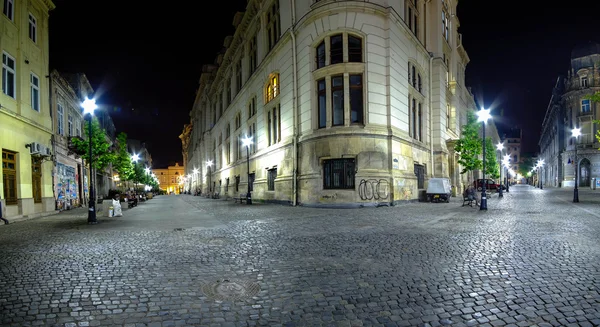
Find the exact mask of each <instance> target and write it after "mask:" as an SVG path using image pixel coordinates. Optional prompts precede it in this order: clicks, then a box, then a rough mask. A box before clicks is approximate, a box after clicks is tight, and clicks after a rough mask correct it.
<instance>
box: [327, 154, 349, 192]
mask: <svg viewBox="0 0 600 327" xmlns="http://www.w3.org/2000/svg"><path fill="white" fill-rule="evenodd" d="M354 175H355V161H354V159H329V160H324V161H323V188H324V189H354Z"/></svg>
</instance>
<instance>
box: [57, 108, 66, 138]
mask: <svg viewBox="0 0 600 327" xmlns="http://www.w3.org/2000/svg"><path fill="white" fill-rule="evenodd" d="M56 112H57V115H56V121H57V123H58V124H57V128H58V135H65V132H64V125H63V124H64V119H65V110H64V109H63V106H62V105H61V104H60V103H59V104H58V105H57V106H56Z"/></svg>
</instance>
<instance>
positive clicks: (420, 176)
mask: <svg viewBox="0 0 600 327" xmlns="http://www.w3.org/2000/svg"><path fill="white" fill-rule="evenodd" d="M414 169H415V175H416V176H417V188H418V189H423V188H425V166H423V165H419V164H415V166H414Z"/></svg>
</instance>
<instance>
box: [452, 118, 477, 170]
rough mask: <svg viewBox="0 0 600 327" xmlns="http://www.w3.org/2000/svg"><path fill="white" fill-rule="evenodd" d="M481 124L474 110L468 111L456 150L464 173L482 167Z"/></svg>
mask: <svg viewBox="0 0 600 327" xmlns="http://www.w3.org/2000/svg"><path fill="white" fill-rule="evenodd" d="M479 128H480V125H479V123H478V122H477V117H476V116H475V113H474V112H473V111H470V110H469V111H467V123H466V124H465V125H463V126H462V133H461V136H460V139H458V141H456V146H455V147H454V149H455V151H456V152H458V153H459V157H458V163H459V164H460V165H461V166H462V167H463V170H462V171H461V172H460V173H461V174H464V173H466V172H470V171H473V170H476V169H479V168H481V163H482V161H481V159H479V155H480V154H481V151H482V149H481V138H480V137H479Z"/></svg>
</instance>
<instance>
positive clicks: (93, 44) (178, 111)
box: [50, 0, 600, 168]
mask: <svg viewBox="0 0 600 327" xmlns="http://www.w3.org/2000/svg"><path fill="white" fill-rule="evenodd" d="M246 2H247V1H246V0H227V1H220V2H215V3H213V4H212V6H214V8H207V7H206V4H204V3H206V1H193V2H186V3H185V4H184V3H173V4H174V5H173V6H171V7H170V6H164V5H160V6H159V5H152V4H151V3H149V2H147V1H133V0H131V1H122V0H121V1H103V2H102V4H101V5H94V6H93V7H92V6H91V3H89V2H88V1H75V0H54V3H55V4H56V9H55V10H53V11H52V12H51V13H50V68H51V69H58V70H59V71H64V72H83V73H85V74H86V75H87V76H88V78H89V79H90V82H91V83H92V86H93V87H94V88H95V89H96V95H97V97H99V98H98V103H99V104H101V105H102V106H103V107H104V108H106V109H107V110H109V111H110V112H111V116H112V117H113V120H114V122H115V125H116V128H117V130H118V131H119V132H120V131H123V132H126V133H127V134H128V136H129V137H130V138H133V139H139V140H141V141H146V142H147V146H148V148H149V150H150V153H151V154H152V157H153V160H154V168H159V167H165V166H167V165H170V164H174V163H175V162H176V161H178V162H180V163H181V161H182V157H181V142H180V140H179V138H178V136H179V135H180V134H181V131H182V129H183V124H185V123H187V122H189V111H190V109H191V108H192V104H193V101H194V96H195V93H194V92H195V90H196V88H197V85H198V79H199V78H200V70H201V67H202V64H207V63H213V61H214V59H215V56H216V54H217V52H219V51H220V50H221V48H222V46H223V39H224V37H225V36H226V35H232V34H233V32H234V29H233V26H232V24H231V22H232V21H233V15H234V13H235V12H236V11H242V10H244V8H245V6H246ZM531 2H535V3H536V4H539V5H534V4H530V3H531ZM582 2H583V3H585V5H583V4H580V5H578V7H572V8H568V7H566V6H565V5H564V4H563V5H561V4H562V3H564V2H558V3H557V4H553V3H551V2H549V1H543V2H542V1H523V0H521V1H503V2H499V3H498V2H494V5H495V6H492V5H491V4H492V2H490V1H481V0H461V1H460V2H459V8H458V17H459V19H460V22H461V27H460V28H459V32H460V33H462V34H463V44H464V46H465V49H466V50H467V52H468V54H469V57H470V58H471V62H470V63H469V65H468V66H467V85H468V86H471V87H472V91H473V93H474V94H475V98H476V99H477V101H478V105H479V106H482V105H483V106H485V107H492V109H493V111H492V114H494V115H499V114H500V112H501V111H503V112H504V115H505V116H504V117H503V118H500V117H496V122H497V124H499V125H502V126H504V127H510V126H518V127H522V128H523V130H524V133H523V138H524V140H523V150H524V151H531V152H534V151H537V141H538V138H539V133H540V125H541V123H542V120H543V115H544V113H545V110H546V107H547V105H548V102H549V100H550V95H551V92H552V87H553V85H554V83H555V81H556V78H557V76H558V74H566V72H567V69H568V67H569V57H570V53H571V49H572V48H573V47H574V46H575V45H576V44H579V43H585V42H587V41H588V40H594V41H600V34H598V32H599V30H598V27H599V26H600V18H598V17H599V16H598V14H597V13H598V11H599V9H600V1H592V0H589V1H582ZM582 2H577V1H574V2H572V3H573V4H576V3H582ZM124 3H126V5H125V4H124ZM194 3H195V5H193V4H194ZM542 3H543V6H542V5H541V4H542ZM201 4H204V6H202V5H201ZM219 4H223V5H222V6H221V8H219ZM194 6H196V7H194ZM175 18H176V19H175Z"/></svg>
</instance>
